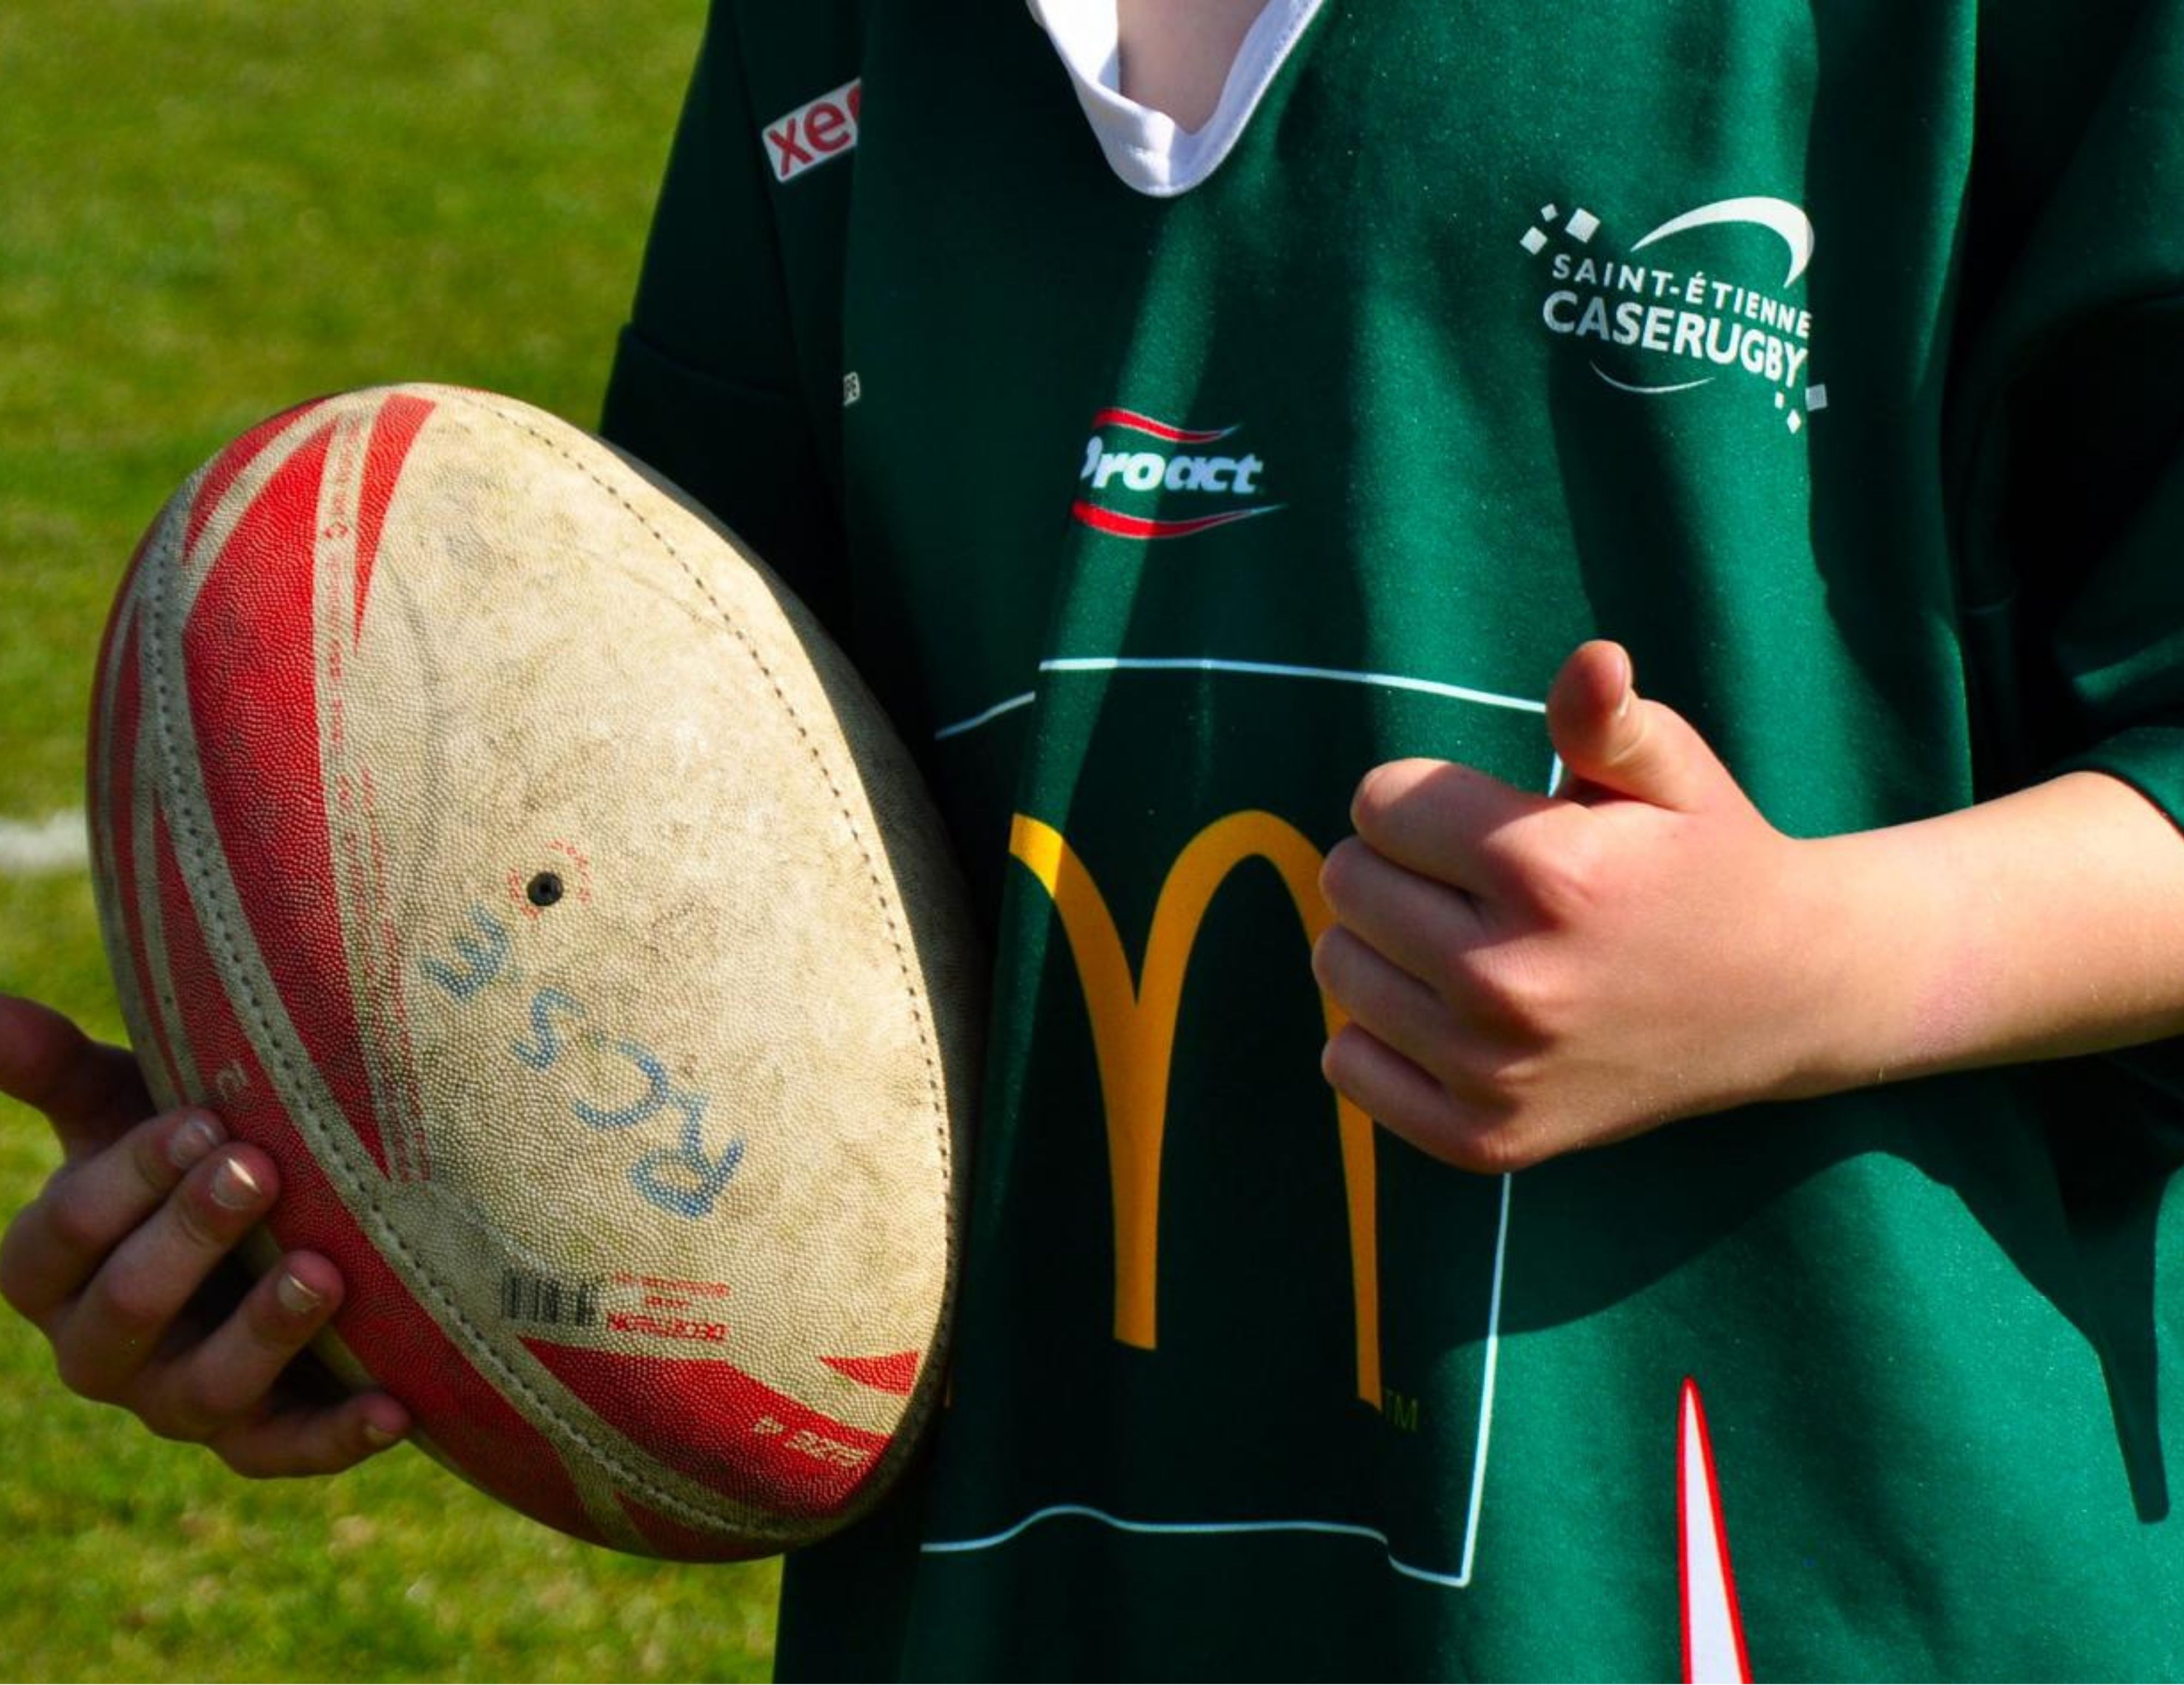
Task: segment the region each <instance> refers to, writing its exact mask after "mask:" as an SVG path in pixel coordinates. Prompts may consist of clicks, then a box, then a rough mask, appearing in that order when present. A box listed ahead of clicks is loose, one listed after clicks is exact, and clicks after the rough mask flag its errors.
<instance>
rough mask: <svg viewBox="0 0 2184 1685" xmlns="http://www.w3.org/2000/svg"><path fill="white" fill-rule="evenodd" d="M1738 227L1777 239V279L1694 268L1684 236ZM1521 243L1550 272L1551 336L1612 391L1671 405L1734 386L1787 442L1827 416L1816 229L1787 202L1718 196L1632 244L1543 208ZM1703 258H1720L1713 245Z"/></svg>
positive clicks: (1546, 319) (1602, 227)
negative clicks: (1815, 367)
mask: <svg viewBox="0 0 2184 1685" xmlns="http://www.w3.org/2000/svg"><path fill="white" fill-rule="evenodd" d="M1736 226H1745V227H1752V228H1758V229H1763V230H1766V231H1768V232H1772V233H1774V234H1776V235H1779V236H1780V238H1781V241H1782V244H1783V245H1784V246H1785V247H1786V248H1788V252H1789V266H1788V269H1787V271H1786V273H1784V274H1783V275H1782V276H1781V278H1780V281H1779V282H1778V281H1777V280H1776V279H1775V276H1774V275H1773V274H1772V273H1766V274H1762V273H1759V272H1758V271H1757V270H1756V269H1755V270H1754V271H1753V272H1752V273H1743V272H1730V273H1723V272H1720V271H1708V270H1706V269H1703V268H1701V267H1699V266H1698V265H1697V263H1696V262H1695V261H1693V259H1696V258H1697V256H1698V255H1700V248H1697V247H1696V246H1695V245H1694V243H1691V242H1689V241H1687V240H1685V239H1683V237H1685V236H1687V235H1691V234H1694V233H1696V232H1698V231H1700V230H1702V229H1721V228H1729V227H1736ZM1550 231H1552V232H1550ZM1521 244H1522V245H1523V247H1524V250H1525V252H1526V253H1527V254H1529V255H1530V256H1531V257H1532V258H1533V259H1535V260H1539V259H1544V260H1545V262H1546V277H1547V287H1546V293H1545V296H1544V297H1543V298H1542V299H1541V303H1540V320H1541V323H1542V324H1543V325H1544V326H1545V327H1546V332H1549V333H1552V334H1554V335H1555V336H1557V338H1562V339H1566V340H1568V341H1569V342H1571V343H1573V344H1574V345H1576V346H1578V347H1581V348H1584V349H1585V352H1586V354H1587V361H1588V363H1589V364H1590V365H1591V369H1592V371H1593V373H1594V374H1596V375H1597V376H1599V377H1600V378H1601V379H1602V380H1603V381H1605V382H1607V384H1608V385H1610V386H1612V387H1613V388H1615V389H1616V390H1617V391H1619V392H1626V393H1631V394H1633V395H1634V396H1636V397H1640V398H1647V399H1672V398H1674V396H1675V395H1676V394H1678V393H1685V392H1695V391H1697V389H1698V388H1701V387H1705V386H1711V385H1713V383H1714V382H1716V381H1723V380H1730V381H1736V382H1743V383H1746V384H1747V385H1750V386H1752V388H1755V389H1756V390H1758V392H1760V393H1764V394H1768V395H1771V397H1772V398H1773V399H1774V407H1775V410H1778V411H1780V414H1781V416H1782V417H1783V421H1784V424H1785V425H1786V426H1787V427H1788V428H1789V430H1790V431H1791V432H1793V433H1796V432H1802V430H1803V428H1804V426H1805V421H1806V418H1807V417H1808V416H1816V415H1818V414H1819V412H1820V411H1821V410H1825V409H1826V408H1827V407H1828V389H1827V388H1826V387H1825V386H1822V385H1820V384H1819V383H1818V382H1815V381H1814V380H1813V378H1812V338H1813V315H1812V312H1811V311H1810V310H1808V309H1807V308H1806V306H1805V304H1803V302H1802V298H1801V296H1800V295H1801V293H1802V287H1801V285H1800V283H1801V282H1802V281H1803V280H1804V276H1805V271H1807V270H1808V268H1810V267H1811V265H1812V261H1813V221H1812V219H1811V218H1810V217H1808V216H1807V215H1805V213H1804V211H1803V210H1802V209H1800V208H1799V207H1797V206H1796V205H1794V204H1791V203H1790V202H1789V201H1788V200H1787V199H1775V198H1736V199H1719V200H1717V201H1716V202H1715V203H1713V204H1702V205H1700V206H1699V207H1697V209H1693V210H1687V211H1685V212H1684V213H1682V214H1681V215H1678V216H1672V217H1670V218H1669V220H1667V221H1666V222H1663V223H1662V224H1661V225H1660V226H1658V227H1656V228H1655V229H1653V230H1652V232H1650V233H1647V234H1645V235H1642V236H1641V237H1639V238H1638V239H1635V240H1633V241H1631V242H1630V244H1629V245H1627V246H1619V243H1618V242H1617V241H1616V240H1615V238H1614V237H1613V231H1612V230H1610V229H1608V228H1607V225H1606V224H1605V223H1604V222H1603V221H1602V220H1601V218H1599V217H1598V216H1596V215H1594V214H1593V213H1592V212H1591V211H1590V210H1587V209H1584V208H1583V207H1582V206H1580V207H1579V208H1578V209H1574V210H1573V211H1571V212H1570V213H1569V215H1568V216H1564V215H1563V213H1562V211H1561V209H1560V208H1559V207H1557V206H1555V205H1552V204H1548V205H1542V206H1541V208H1540V217H1539V220H1538V221H1537V222H1535V223H1534V224H1533V225H1532V226H1530V227H1529V228H1528V229H1526V230H1525V231H1524V239H1523V240H1522V242H1521ZM1641 254H1644V255H1643V256H1641ZM1704 255H1706V256H1708V257H1713V258H1719V256H1720V255H1721V253H1720V248H1719V243H1715V245H1714V247H1713V249H1712V250H1708V251H1706V252H1705V253H1704ZM1740 255H1741V254H1740ZM1749 261H1750V260H1749V259H1747V263H1748V262H1749Z"/></svg>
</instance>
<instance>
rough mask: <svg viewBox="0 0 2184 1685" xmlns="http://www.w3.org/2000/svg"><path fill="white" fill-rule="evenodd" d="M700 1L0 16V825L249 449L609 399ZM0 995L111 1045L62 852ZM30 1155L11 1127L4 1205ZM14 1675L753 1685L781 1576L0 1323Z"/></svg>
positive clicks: (33, 786) (572, 411)
mask: <svg viewBox="0 0 2184 1685" xmlns="http://www.w3.org/2000/svg"><path fill="white" fill-rule="evenodd" d="M703 10H704V8H703V5H702V0H623V3H621V4H616V5H612V6H596V5H582V4H576V3H570V0H541V3H534V4H532V5H528V6H525V7H521V8H499V7H476V8H473V7H463V6H455V5H448V4H444V3H443V4H424V3H419V0H377V3H374V4H371V5H368V6H336V5H331V4H327V3H324V0H290V3H286V4H276V3H273V0H254V3H244V0H65V3H64V0H9V3H8V4H7V5H6V6H4V7H0V159H5V160H6V165H7V169H6V173H5V176H4V177H0V829H5V828H8V827H17V826H20V825H23V824H25V823H33V822H36V821H38V820H40V819H42V818H43V817H46V816H48V815H51V814H54V813H62V812H73V811H74V810H75V809H76V808H77V807H79V806H80V805H81V793H80V789H79V784H80V780H81V759H82V746H81V737H82V720H83V715H84V708H85V698H86V693H87V685H88V678H89V672H90V666H91V661H92V652H93V648H94V645H95V643H96V640H97V634H98V631H99V627H100V624H101V622H102V621H103V616H104V612H105V607H106V603H107V600H108V599H109V594H110V593H111V591H112V589H113V586H114V581H115V579H116V577H118V575H119V573H120V569H121V567H122V565H123V563H124V562H125V560H126V558H127V556H128V554H129V550H130V548H131V544H133V542H134V541H135V538H136V534H137V533H138V532H139V531H140V530H141V529H142V527H143V526H144V525H145V523H146V522H148V520H149V519H150V517H151V516H152V515H153V512H154V511H156V510H157V509H158V507H159V504H160V503H161V501H162V500H163V499H164V498H165V496H166V495H167V494H168V493H169V492H170V491H171V490H172V489H173V488H174V487H175V485H176V484H178V483H180V481H181V478H182V477H183V476H184V475H185V474H187V472H188V471H190V470H191V469H192V467H194V466H196V465H197V463H198V461H200V460H202V459H203V458H204V457H205V456H206V455H208V454H209V453H210V452H211V451H212V450H213V449H214V448H215V447H216V446H218V445H219V444H220V443H222V442H223V441H224V440H225V439H226V438H228V437H230V436H231V435H232V434H233V433H235V432H237V431H238V430H239V429H240V428H242V427H243V426H245V425H246V424H247V423H248V422H250V421H253V420H255V419H256V418H258V417H259V416H262V415H265V414H267V413H269V412H270V411H272V410H276V409H279V408H281V407H284V406H285V405H288V404H291V403H293V402H295V401H296V400H298V399H302V398H304V397H307V396H309V395H312V394H314V393H320V392H326V391H331V390H336V389H338V388H345V387H350V386H357V385H362V384H366V383H369V382H376V381H382V380H390V379H434V380H449V381H457V382H465V383H469V384H472V385H477V386H483V387H487V388H494V389H497V390H500V391H504V392H509V393H515V394H516V395H518V396H520V397H523V398H526V399H531V400H532V402H534V403H538V404H541V405H544V406H545V407H547V408H549V409H550V410H555V411H557V412H559V413H560V414H562V415H564V416H568V417H570V418H571V419H572V420H575V421H580V422H588V421H591V420H592V419H593V416H594V415H595V414H596V411H597V408H598V404H599V393H600V389H601V384H602V382H603V380H604V372H605V365H606V356H607V353H608V350H609V348H610V344H611V343H612V338H613V334H614V332H615V329H616V326H617V325H618V324H619V322H620V321H621V315H622V313H623V310H624V308H625V306H626V304H627V299H628V296H629V291H630V287H631V284H632V281H633V279H634V276H635V274H636V266H637V261H638V253H639V249H640V247H641V243H642V240H643V230H644V223H645V219H646V215H647V209H648V205H649V199H650V196H651V192H652V189H653V187H654V184H655V180H656V177H657V175H658V171H659V169H660V164H661V161H662V159H663V158H664V156H665V152H666V142H667V137H668V135H669V131H670V128H671V124H672V121H673V116H674V111H675V108H676V104H677V100H678V98H679V96H680V93H681V90H682V81H683V78H684V75H685V74H686V72H687V69H688V64H689V60H690V57H691V53H692V52H693V50H694V47H695V44H696V41H697V35H698V31H699V26H700V24H701V22H702V19H703ZM0 990H8V991H13V992H21V993H28V994H31V995H35V996H40V997H42V998H44V999H47V1000H50V1001H53V1002H56V1003H57V1004H58V1005H60V1006H62V1007H65V1008H67V1009H68V1010H70V1011H71V1012H73V1013H76V1014H77V1015H78V1016H80V1017H81V1018H83V1019H84V1020H85V1021H86V1023H88V1024H92V1026H94V1027H95V1028H96V1029H98V1030H99V1031H101V1032H102V1033H103V1034H106V1035H114V1034H116V1033H117V1031H118V1024H117V1022H116V1018H115V1015H114V1009H113V1007H112V1004H111V1000H110V996H109V989H108V985H107V984H106V981H105V977H104V968H103V962H101V960H100V958H99V955H98V950H97V931H96V928H95V925H94V922H93V918H92V910H91V897H90V893H89V888H88V884H87V883H86V879H85V878H84V875H83V873H82V872H81V868H76V867H64V868H61V869H58V870H45V871H41V872H36V873H30V872H25V871H23V870H20V869H19V870H16V871H14V872H13V873H9V872H8V871H5V870H0ZM54 1158H55V1153H54V1150H53V1145H52V1142H51V1141H50V1138H49V1137H48V1136H47V1133H46V1131H45V1130H44V1127H43V1125H42V1123H41V1122H40V1120H39V1119H36V1118H35V1117H34V1116H32V1115H31V1114H29V1113H25V1112H23V1111H22V1110H20V1108H12V1107H9V1106H8V1105H6V1104H5V1103H4V1102H0V1208H5V1209H6V1210H8V1211H9V1212H12V1211H13V1210H14V1208H16V1207H18V1206H20V1204H21V1203H23V1202H25V1200H26V1199H28V1198H29V1197H31V1195H32V1194H33V1193H34V1192H35V1191H36V1187H37V1186H38V1184H39V1183H40V1181H41V1180H42V1178H43V1177H44V1175H45V1174H46V1173H47V1170H48V1169H50V1168H51V1166H52V1164H53V1161H54ZM0 1446H4V1447H5V1448H6V1453H7V1454H6V1456H5V1459H4V1461H0V1532H3V1533H4V1543H0V1676H5V1677H11V1678H53V1679H109V1678H135V1679H212V1678H220V1679H265V1678H327V1679H345V1678H372V1679H398V1678H418V1677H422V1678H446V1679H473V1678H475V1679H561V1678H587V1677H593V1678H597V1677H604V1678H660V1677H671V1678H689V1677H727V1678H748V1677H761V1676H763V1674H764V1673H765V1671H766V1665H767V1660H768V1656H769V1652H770V1648H771V1632H772V1604H773V1593H774V1586H775V1578H774V1571H773V1570H772V1568H771V1567H770V1566H754V1567H750V1568H717V1567H709V1568H695V1567H681V1566H671V1565H660V1564H655V1563H649V1562H644V1561H640V1560H637V1559H627V1558H621V1557H616V1556H614V1555H612V1554H609V1553H605V1552H601V1551H596V1550H592V1549H589V1548H586V1547H583V1546H581V1545H577V1544H574V1543H570V1542H568V1541H565V1540H563V1539H560V1538H559V1537H555V1536H554V1535H551V1534H549V1533H548V1532H545V1531H543V1529H540V1528H538V1527H536V1526H532V1525H531V1524H530V1523H528V1522H526V1521H523V1520H519V1519H518V1518H516V1517H515V1516H514V1515H510V1514H509V1513H508V1512H506V1511H504V1510H501V1509H498V1508H497V1507H496V1506H494V1505H493V1504H490V1503H489V1502H487V1500H485V1499H484V1498H481V1497H479V1496H478V1495H477V1494H476V1493H473V1492H471V1490H470V1489H469V1488H468V1487H465V1486H463V1485H461V1484H460V1482H459V1481H455V1480H454V1478H452V1477H451V1476H448V1475H446V1474H444V1473H443V1472H442V1471H441V1470H438V1469H437V1468H436V1467H434V1466H432V1465H431V1464H429V1463H428V1462H426V1460H425V1459H423V1458H422V1457H421V1456H419V1455H417V1454H415V1453H413V1452H409V1451H397V1452H395V1453H391V1454H390V1455H388V1456H387V1457H386V1458H383V1459H380V1460H379V1461H378V1462H376V1463H375V1464H373V1465H370V1466H368V1467H367V1468H365V1470H361V1471H359V1472H358V1473H356V1474H354V1475H351V1476H345V1477H343V1478H342V1479H339V1480H336V1481H318V1482H311V1483H308V1484H295V1483H284V1484H273V1485H251V1484H248V1483H245V1482H242V1481H237V1480H236V1479H234V1478H232V1477H231V1476H228V1475H227V1474H226V1472H225V1470H222V1469H221V1468H220V1465H218V1464H217V1463H216V1462H214V1459H212V1458H210V1457H209V1455H207V1454H205V1453H202V1452H199V1451H197V1450H195V1449H193V1448H187V1447H180V1446H172V1445H167V1444H164V1443H161V1442H157V1441H155V1440H153V1439H152V1438H151V1437H149V1436H148V1435H147V1434H145V1433H144V1432H142V1431H141V1430H140V1429H138V1428H136V1426H135V1425H134V1424H132V1423H131V1422H129V1421H127V1420H125V1419H124V1418H122V1417H121V1416H120V1415H119V1414H117V1413H115V1412H113V1411H109V1410H100V1409H95V1408H93V1407H92V1406H89V1405H85V1404H81V1403H77V1402H76V1401H75V1400H73V1399H71V1398H69V1397H68V1396H67V1395H66V1394H64V1392H62V1390H61V1389H60V1387H59V1386H58V1383H57V1382H56V1381H53V1378H52V1376H51V1375H50V1373H49V1365H48V1363H47V1355H46V1351H45V1347H44V1345H43V1342H42V1341H41V1340H40V1339H39V1338H38V1336H36V1334H35V1332H34V1331H31V1329H30V1328H28V1327H27V1326H25V1325H22V1324H20V1323H19V1322H17V1321H15V1320H14V1319H12V1318H8V1317H6V1316H4V1314H0Z"/></svg>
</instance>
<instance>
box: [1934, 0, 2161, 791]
mask: <svg viewBox="0 0 2184 1685" xmlns="http://www.w3.org/2000/svg"><path fill="white" fill-rule="evenodd" d="M1982 10H1983V11H1985V12H1986V13H1987V14H1989V15H1988V17H1987V19H1986V20H1985V22H1984V23H1983V30H1984V31H1986V33H1985V34H1984V36H1983V38H1982V47H1981V52H1982V63H1981V84H1980V88H1979V96H1980V103H1981V113H1982V115H1981V129H1980V131H1979V135H1978V138H1977V141H1976V144H1975V154H1974V163H1973V181H1974V183H1975V187H1974V191H1973V198H1972V202H1971V204H1970V207H1969V217H1968V225H1969V228H1970V233H1969V235H1968V249H1967V258H1966V263H1965V267H1964V274H1965V279H1964V298H1963V304H1964V320H1965V321H1966V322H1967V323H1968V324H1970V332H1969V333H1968V336H1967V339H1966V343H1964V346H1963V347H1962V348H1961V360H1960V366H1961V367H1962V369H1963V371H1964V373H1963V376H1962V377H1961V379H1960V380H1959V382H1958V385H1957V388H1956V389H1955V391H1954V392H1953V394H1952V399H1953V415H1952V421H1953V430H1954V435H1955V436H1954V438H1953V441H1952V443H1953V447H1954V453H1953V454H1954V458H1955V464H1956V467H1957V473H1956V475H1955V477H1954V478H1955V486H1956V490H1957V494H1958V495H1957V499H1956V509H1955V514H1956V518H1957V530H1958V541H1959V544H1960V547H1961V555H1962V560H1963V574H1962V577H1963V580H1964V625H1965V627H1966V629H1967V636H1968V638H1969V639H1970V644H1971V648H1970V652H1969V653H1970V656H1971V661H1970V673H1971V678H1972V684H1973V689H1974V693H1975V695H1974V703H1975V711H1976V714H1977V717H1978V718H1979V720H1980V723H1981V728H1982V731H1981V739H1982V757H1983V761H1984V763H1985V764H1984V765H1983V767H1982V768H1981V773H1982V780H1981V781H1982V784H1983V793H1984V794H1989V795H1992V794H1995V793H1997V792H1999V791H2000V790H2003V789H2010V788H2014V787H2016V786H2018V785H2020V784H2024V783H2026V782H2028V781H2031V780H2032V779H2036V778H2042V777H2046V776H2049V775H2052V774H2053V773H2056V772H2059V771H2062V770H2064V769H2067V768H2071V767H2093V768H2098V769H2100V770H2103V771H2106V772H2109V773H2113V774H2114V775H2115V776H2117V777H2119V778H2123V779H2125V780H2126V781H2127V782H2129V783H2131V784H2134V785H2136V786H2137V788H2138V789H2140V790H2142V792H2143V793H2144V794H2145V795H2147V796H2148V797H2149V798H2150V799H2151V800H2153V801H2154V802H2155V803H2157V804H2158V805H2159V806H2160V807H2161V808H2163V810H2164V811H2165V812H2167V813H2168V814H2169V816H2170V817H2171V818H2172V819H2174V820H2176V821H2177V822H2178V823H2180V825H2184V3H2180V0H2104V3H2098V4H2094V5H2091V6H2087V7H2086V8H2075V7H2074V8H2047V7H2037V8H2027V7H2016V6H2003V5H2000V4H1997V5H1993V6H1991V7H1986V8H1982Z"/></svg>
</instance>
